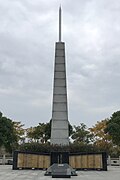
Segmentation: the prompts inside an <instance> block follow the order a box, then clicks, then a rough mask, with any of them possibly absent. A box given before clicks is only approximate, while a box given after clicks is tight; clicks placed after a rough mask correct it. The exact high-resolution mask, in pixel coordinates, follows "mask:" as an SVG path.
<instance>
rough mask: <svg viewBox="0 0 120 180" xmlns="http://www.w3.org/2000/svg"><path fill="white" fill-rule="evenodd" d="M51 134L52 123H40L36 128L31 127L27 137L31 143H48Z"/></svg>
mask: <svg viewBox="0 0 120 180" xmlns="http://www.w3.org/2000/svg"><path fill="white" fill-rule="evenodd" d="M50 134H51V122H49V123H39V124H38V126H36V127H31V128H28V129H27V137H28V138H30V139H31V141H35V142H41V143H42V144H43V143H46V142H47V141H48V139H50Z"/></svg>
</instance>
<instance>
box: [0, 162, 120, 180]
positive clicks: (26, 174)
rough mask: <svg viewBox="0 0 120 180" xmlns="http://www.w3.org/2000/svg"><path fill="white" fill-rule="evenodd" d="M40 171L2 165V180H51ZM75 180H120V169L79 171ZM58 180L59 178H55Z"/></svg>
mask: <svg viewBox="0 0 120 180" xmlns="http://www.w3.org/2000/svg"><path fill="white" fill-rule="evenodd" d="M44 173H45V171H40V170H12V166H10V165H9V166H7V165H0V180H49V179H52V178H51V177H50V176H44ZM71 179H73V180H75V179H76V180H78V179H80V180H120V167H108V171H78V176H75V177H71ZM54 180H58V178H54ZM59 180H63V178H59Z"/></svg>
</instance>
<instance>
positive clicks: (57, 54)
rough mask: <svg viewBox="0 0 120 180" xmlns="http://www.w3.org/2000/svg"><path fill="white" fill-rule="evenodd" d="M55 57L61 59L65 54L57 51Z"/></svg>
mask: <svg viewBox="0 0 120 180" xmlns="http://www.w3.org/2000/svg"><path fill="white" fill-rule="evenodd" d="M55 56H59V57H63V56H65V52H64V51H63V50H59V49H57V50H56V54H55Z"/></svg>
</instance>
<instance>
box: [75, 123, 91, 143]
mask: <svg viewBox="0 0 120 180" xmlns="http://www.w3.org/2000/svg"><path fill="white" fill-rule="evenodd" d="M72 139H73V140H74V143H81V144H89V143H90V142H91V141H92V134H90V131H89V130H88V129H87V126H86V125H85V124H84V123H81V124H80V125H79V126H74V132H73V135H72Z"/></svg>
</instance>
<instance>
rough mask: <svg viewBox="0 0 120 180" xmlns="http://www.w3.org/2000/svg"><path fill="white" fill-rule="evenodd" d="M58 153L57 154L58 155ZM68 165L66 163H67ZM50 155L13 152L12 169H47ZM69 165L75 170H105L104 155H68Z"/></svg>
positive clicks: (105, 160)
mask: <svg viewBox="0 0 120 180" xmlns="http://www.w3.org/2000/svg"><path fill="white" fill-rule="evenodd" d="M59 154H60V152H59V153H58V155H59ZM64 158H65V156H64ZM67 163H68V162H67ZM50 165H51V154H45V153H33V152H20V151H15V153H14V158H13V169H14V170H16V169H47V168H48V167H49V166H50ZM69 165H71V166H72V167H73V168H75V169H76V170H86V169H87V170H105V171H106V170H107V159H106V153H94V154H93V153H77V154H69Z"/></svg>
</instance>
